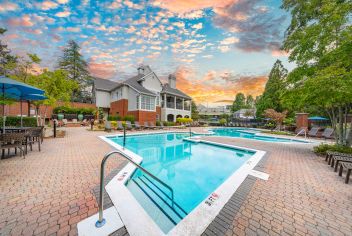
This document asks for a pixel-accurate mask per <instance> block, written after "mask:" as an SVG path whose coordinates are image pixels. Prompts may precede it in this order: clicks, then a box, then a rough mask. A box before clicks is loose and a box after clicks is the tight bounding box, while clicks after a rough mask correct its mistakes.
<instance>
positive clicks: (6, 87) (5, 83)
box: [0, 76, 44, 133]
mask: <svg viewBox="0 0 352 236" xmlns="http://www.w3.org/2000/svg"><path fill="white" fill-rule="evenodd" d="M0 88H1V97H2V99H3V108H2V112H3V117H4V119H3V132H4V133H5V103H4V100H5V98H11V99H16V100H20V99H21V98H23V97H25V96H26V95H30V94H32V95H34V94H36V95H44V90H41V89H39V88H36V87H33V86H31V85H28V84H25V83H22V82H19V81H16V80H13V79H10V78H7V77H5V76H0Z"/></svg>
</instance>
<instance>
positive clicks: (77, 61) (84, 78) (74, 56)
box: [59, 40, 92, 102]
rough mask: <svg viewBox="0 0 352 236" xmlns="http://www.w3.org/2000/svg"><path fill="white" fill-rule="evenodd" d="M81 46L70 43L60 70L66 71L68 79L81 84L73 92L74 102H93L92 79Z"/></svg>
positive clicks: (62, 58) (65, 49)
mask: <svg viewBox="0 0 352 236" xmlns="http://www.w3.org/2000/svg"><path fill="white" fill-rule="evenodd" d="M80 49H81V48H80V46H79V45H78V44H77V43H76V42H75V41H74V40H70V41H68V44H67V46H66V47H65V48H64V50H63V56H62V57H61V58H60V60H59V68H60V69H62V70H64V71H66V72H67V74H68V77H69V78H70V79H72V80H74V81H75V82H77V83H78V84H79V88H78V89H77V90H75V91H74V92H73V95H72V98H71V100H72V101H77V102H91V98H92V96H91V86H92V78H91V77H90V75H89V72H88V65H87V62H86V61H85V60H84V58H83V56H82V55H81V54H80V52H79V51H80Z"/></svg>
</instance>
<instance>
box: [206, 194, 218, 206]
mask: <svg viewBox="0 0 352 236" xmlns="http://www.w3.org/2000/svg"><path fill="white" fill-rule="evenodd" d="M219 197H220V196H219V195H218V194H217V193H212V194H211V195H210V196H209V197H208V198H207V200H205V204H207V205H208V206H212V205H213V204H214V203H215V202H216V200H218V199H219Z"/></svg>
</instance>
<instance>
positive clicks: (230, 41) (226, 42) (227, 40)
mask: <svg viewBox="0 0 352 236" xmlns="http://www.w3.org/2000/svg"><path fill="white" fill-rule="evenodd" d="M239 41H240V40H239V39H238V38H236V37H228V38H225V39H223V40H222V41H220V44H221V45H231V44H235V43H238V42H239Z"/></svg>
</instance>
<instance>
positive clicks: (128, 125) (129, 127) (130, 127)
mask: <svg viewBox="0 0 352 236" xmlns="http://www.w3.org/2000/svg"><path fill="white" fill-rule="evenodd" d="M126 129H128V130H132V129H133V127H132V124H131V121H126Z"/></svg>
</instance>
